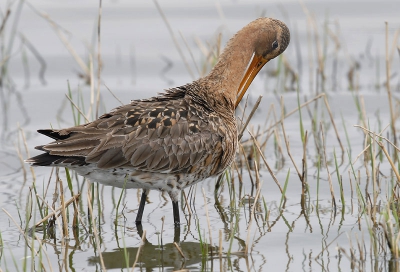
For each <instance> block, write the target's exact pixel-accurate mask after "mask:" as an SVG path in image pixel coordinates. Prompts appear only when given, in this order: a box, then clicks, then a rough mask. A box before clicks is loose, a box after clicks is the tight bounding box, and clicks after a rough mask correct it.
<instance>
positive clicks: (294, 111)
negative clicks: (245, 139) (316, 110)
mask: <svg viewBox="0 0 400 272" xmlns="http://www.w3.org/2000/svg"><path fill="white" fill-rule="evenodd" d="M321 97H325V94H324V93H321V94H319V95H317V96H316V97H314V98H312V99H310V100H308V101H306V102H304V103H303V104H301V105H300V106H299V107H297V108H295V109H294V110H291V111H290V112H288V113H286V114H285V117H284V119H286V118H288V117H289V116H291V115H293V114H295V113H297V112H299V109H301V108H303V107H305V106H307V105H309V104H311V103H312V102H314V101H316V100H318V99H320V98H321ZM281 122H282V119H280V120H279V121H276V122H275V123H274V124H272V125H270V126H269V127H268V128H267V129H266V130H264V131H263V132H260V133H257V135H255V136H256V137H258V136H260V135H261V134H264V133H270V130H272V129H273V128H275V127H276V126H277V125H279V124H280V123H281ZM271 133H273V132H271Z"/></svg>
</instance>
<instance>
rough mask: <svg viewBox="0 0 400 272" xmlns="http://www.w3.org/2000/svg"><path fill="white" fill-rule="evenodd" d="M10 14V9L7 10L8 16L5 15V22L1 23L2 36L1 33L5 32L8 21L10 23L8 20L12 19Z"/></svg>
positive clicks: (0, 31)
mask: <svg viewBox="0 0 400 272" xmlns="http://www.w3.org/2000/svg"><path fill="white" fill-rule="evenodd" d="M10 14H11V10H10V9H7V12H6V15H4V17H3V20H2V21H1V25H0V35H1V33H3V30H4V28H5V26H6V23H7V21H8V18H9V17H10Z"/></svg>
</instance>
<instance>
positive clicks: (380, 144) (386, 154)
mask: <svg viewBox="0 0 400 272" xmlns="http://www.w3.org/2000/svg"><path fill="white" fill-rule="evenodd" d="M354 127H358V128H361V129H362V130H363V131H364V133H367V134H368V135H369V136H370V137H371V138H372V139H373V140H374V141H375V142H376V143H377V144H378V145H379V147H380V148H381V149H382V151H383V153H384V154H385V156H386V158H387V159H388V161H389V163H390V166H391V167H392V170H393V172H394V173H395V175H396V178H397V182H398V183H400V175H399V172H398V171H397V167H396V165H395V164H394V162H393V160H392V158H391V157H390V155H389V152H388V151H387V149H386V148H385V146H384V145H383V143H382V142H381V141H378V140H377V139H376V137H378V138H380V139H383V140H385V141H387V142H388V143H389V144H390V145H392V146H393V147H394V148H395V149H396V150H397V151H398V152H399V151H400V149H399V148H398V147H397V146H395V145H394V144H393V143H392V142H391V141H389V140H388V139H387V138H386V137H383V136H379V135H378V134H376V133H374V132H372V131H371V130H369V129H367V128H364V127H362V126H358V125H355V126H354ZM386 127H387V126H386ZM385 129H386V128H385ZM385 129H384V130H385ZM382 133H383V131H382V132H381V133H380V134H382ZM371 135H373V137H372V136H371ZM368 146H369V145H368ZM364 150H366V149H364ZM353 164H354V163H353Z"/></svg>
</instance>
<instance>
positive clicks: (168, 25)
mask: <svg viewBox="0 0 400 272" xmlns="http://www.w3.org/2000/svg"><path fill="white" fill-rule="evenodd" d="M153 2H154V4H155V5H156V8H157V10H158V12H159V13H160V15H161V18H162V19H163V21H164V23H165V25H166V26H167V29H168V32H169V34H170V35H171V37H172V40H173V41H174V44H175V47H176V49H177V50H178V53H179V55H180V56H181V58H182V61H183V63H184V64H185V66H186V69H187V71H188V72H189V74H190V76H191V77H192V78H193V79H194V78H195V76H194V74H193V72H192V69H190V66H189V63H188V62H187V60H186V58H185V55H184V54H183V51H182V49H181V47H180V46H179V42H178V40H177V39H176V37H175V34H174V31H173V30H172V27H171V25H170V24H169V22H168V19H167V17H166V16H165V14H164V12H163V10H162V8H161V7H160V5H159V4H158V1H157V0H153Z"/></svg>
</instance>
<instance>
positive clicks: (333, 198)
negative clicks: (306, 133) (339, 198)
mask: <svg viewBox="0 0 400 272" xmlns="http://www.w3.org/2000/svg"><path fill="white" fill-rule="evenodd" d="M320 128H321V136H322V149H323V152H324V162H325V167H326V172H327V174H328V181H329V190H330V191H331V197H332V204H333V206H334V208H335V210H336V199H335V193H334V191H333V184H332V176H331V173H330V172H329V166H328V159H327V155H326V142H325V134H324V126H323V124H322V122H321V123H320Z"/></svg>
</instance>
